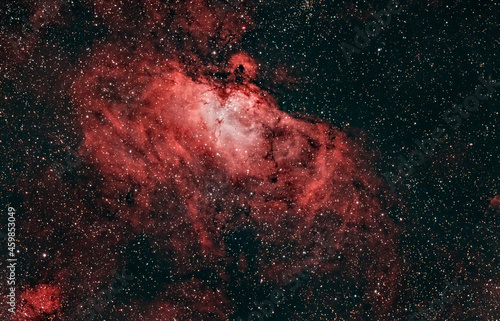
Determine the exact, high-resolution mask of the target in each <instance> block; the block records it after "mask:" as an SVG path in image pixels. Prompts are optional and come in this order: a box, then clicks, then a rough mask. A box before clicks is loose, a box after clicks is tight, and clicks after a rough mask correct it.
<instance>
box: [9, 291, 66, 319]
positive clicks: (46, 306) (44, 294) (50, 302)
mask: <svg viewBox="0 0 500 321" xmlns="http://www.w3.org/2000/svg"><path fill="white" fill-rule="evenodd" d="M20 298H21V301H24V302H23V305H22V308H21V309H19V310H17V311H16V314H15V317H14V320H30V321H37V320H38V321H41V320H44V315H45V316H48V315H53V314H56V313H57V312H58V311H59V310H60V309H61V301H60V291H59V289H58V288H57V287H55V286H53V285H50V284H39V285H37V286H36V287H35V288H33V289H28V290H26V291H24V292H23V293H22V294H21V296H20Z"/></svg>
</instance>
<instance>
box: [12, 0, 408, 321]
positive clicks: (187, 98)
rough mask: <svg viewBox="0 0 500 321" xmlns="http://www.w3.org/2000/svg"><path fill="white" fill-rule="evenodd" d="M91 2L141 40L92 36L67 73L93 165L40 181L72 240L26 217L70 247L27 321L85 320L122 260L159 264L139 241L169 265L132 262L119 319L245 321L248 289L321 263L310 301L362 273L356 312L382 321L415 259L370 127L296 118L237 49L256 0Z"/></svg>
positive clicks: (39, 286) (114, 313) (44, 279)
mask: <svg viewBox="0 0 500 321" xmlns="http://www.w3.org/2000/svg"><path fill="white" fill-rule="evenodd" d="M90 6H91V7H92V8H94V10H95V14H96V15H98V16H100V17H101V18H102V19H104V20H105V21H106V22H107V23H108V25H109V28H110V29H111V30H115V31H116V32H117V30H120V31H123V32H133V33H134V37H133V38H134V39H135V40H130V41H125V40H123V39H120V40H117V39H109V40H108V41H102V42H100V43H96V44H94V45H93V46H92V49H91V50H90V54H89V55H88V57H87V58H86V59H85V61H84V62H82V63H80V65H79V67H78V70H79V72H76V73H74V74H73V75H71V76H68V75H65V76H64V77H67V78H71V79H72V85H71V86H70V88H69V90H68V96H69V97H70V99H71V106H72V107H73V108H74V112H75V114H76V115H77V124H78V125H79V130H80V131H81V132H82V134H83V141H82V143H81V145H80V147H79V149H78V150H77V154H78V155H79V157H81V159H82V162H83V163H82V165H81V168H80V169H81V171H82V172H85V173H87V174H88V173H91V174H88V175H87V176H85V178H84V179H81V180H80V181H79V183H78V184H71V183H70V182H67V181H63V180H61V179H60V178H57V177H56V176H55V175H54V171H53V169H48V170H47V171H46V173H45V174H44V177H43V178H42V179H41V183H40V186H41V187H40V189H44V190H45V192H44V193H45V194H46V195H51V196H50V198H51V200H49V201H47V200H45V201H44V205H43V206H46V207H50V208H51V211H50V214H47V215H52V216H53V217H57V219H58V223H57V224H59V225H61V226H65V232H64V233H65V238H66V241H65V242H64V244H63V245H60V243H58V241H57V240H58V237H60V236H57V232H56V231H58V228H57V227H56V223H55V221H52V220H47V223H46V225H44V226H39V225H37V224H36V223H35V222H31V223H26V225H25V227H24V228H25V230H26V231H31V232H33V235H37V237H40V238H41V237H42V236H43V235H51V237H52V238H53V240H54V241H53V242H54V243H53V244H52V243H49V244H47V245H46V246H47V248H51V247H52V248H57V250H54V253H55V254H54V255H53V256H52V257H51V259H50V260H49V261H48V263H47V265H46V271H45V272H44V275H42V276H38V278H35V279H37V281H36V282H33V281H31V282H27V281H26V282H23V284H22V286H23V289H24V290H23V292H22V295H21V298H23V300H22V302H21V303H20V304H21V307H20V308H19V309H18V312H17V314H16V316H15V318H14V319H16V320H43V319H44V318H46V317H47V316H50V317H51V318H53V319H57V320H76V319H79V318H81V316H82V315H81V314H78V313H81V309H82V304H83V302H85V300H86V298H87V300H88V297H89V296H90V297H92V296H94V295H97V294H98V293H99V291H101V289H102V288H103V286H105V285H106V284H109V280H110V279H112V277H113V273H114V271H116V270H117V269H118V268H119V267H120V266H123V265H127V266H134V264H136V265H139V264H141V265H140V266H145V265H142V263H143V262H138V261H136V260H134V259H133V258H134V255H135V254H134V253H136V252H137V251H135V252H134V251H132V250H130V252H127V250H128V249H129V248H130V247H131V245H130V244H140V246H145V248H146V249H145V250H143V251H146V252H147V251H150V252H151V253H152V256H154V257H155V258H156V260H157V262H155V265H154V266H155V267H157V269H158V270H161V271H162V272H161V273H160V274H161V275H160V276H158V278H157V279H154V281H153V283H147V284H148V286H151V284H154V287H152V286H151V288H147V289H144V288H143V285H142V283H140V282H142V281H140V280H147V279H148V278H150V276H151V275H158V274H155V273H156V272H154V271H156V270H154V271H153V272H151V273H150V274H148V272H145V271H133V272H132V274H133V275H135V276H136V278H137V279H136V281H134V280H133V281H131V284H132V285H131V289H135V290H136V291H138V292H140V293H141V294H140V295H131V296H130V297H127V295H126V294H120V295H119V296H118V298H117V302H119V303H117V305H116V306H118V308H114V309H106V308H105V309H103V311H102V312H100V313H102V316H107V317H108V318H110V319H117V318H121V319H124V320H227V319H228V318H234V319H235V318H236V317H238V316H239V315H240V313H243V312H242V311H245V309H248V307H249V306H250V304H251V301H248V302H247V301H245V300H242V301H241V300H240V299H238V298H237V295H236V294H237V293H238V291H242V289H243V288H244V286H243V285H242V284H244V283H245V282H247V283H248V284H253V285H254V286H255V287H259V286H262V289H263V290H262V291H264V290H265V289H268V288H269V287H270V288H273V287H278V286H281V285H283V276H284V275H294V274H296V273H298V271H305V270H308V269H309V270H312V269H314V271H315V272H314V274H313V278H314V279H315V281H312V282H310V283H307V284H305V285H304V290H303V293H304V294H303V300H304V301H305V304H315V303H314V302H313V298H312V295H311V294H310V293H312V292H314V289H315V288H318V287H319V286H320V285H321V283H318V282H323V281H325V280H333V279H335V278H340V279H342V280H351V281H352V283H353V284H356V287H358V288H360V289H361V290H360V291H361V293H362V303H363V305H362V306H356V308H355V309H358V310H359V311H358V312H359V313H364V312H363V311H366V310H369V311H370V312H369V313H371V314H372V315H373V319H374V320H376V319H380V320H382V319H384V318H385V317H386V315H387V314H388V313H389V312H390V309H391V306H392V303H393V302H394V300H395V298H396V294H397V285H398V283H399V277H400V270H401V262H400V258H399V257H398V253H397V244H396V242H397V228H396V226H395V224H394V223H393V222H392V220H391V219H390V218H389V217H388V216H387V214H386V213H385V199H386V197H387V186H386V184H385V183H384V182H383V180H382V179H381V178H380V176H379V175H378V174H377V173H376V172H375V170H374V169H373V168H372V165H371V161H372V159H373V158H372V156H371V154H370V153H369V152H366V151H365V149H364V146H363V144H362V142H360V140H359V139H358V138H357V137H354V136H352V135H351V134H349V133H347V132H344V131H341V130H339V129H337V128H335V127H333V126H332V125H331V124H329V123H328V122H327V121H324V120H320V119H313V118H307V117H292V116H291V115H288V114H287V113H285V112H283V111H281V110H280V108H279V102H278V101H277V100H276V99H275V98H273V97H272V96H271V94H270V93H269V92H268V91H266V90H264V89H262V88H260V87H259V86H258V85H256V83H257V82H256V81H255V80H256V79H257V78H258V77H259V74H260V72H261V70H260V65H259V63H258V62H257V61H256V60H255V59H253V58H252V57H251V55H250V54H249V53H247V52H245V51H244V50H242V49H241V48H239V47H238V46H237V45H236V42H237V41H238V40H239V39H241V37H242V36H243V35H244V33H245V32H247V31H248V29H250V28H251V26H252V25H253V22H252V21H251V18H250V16H251V10H249V9H248V8H249V7H251V6H248V5H228V4H224V3H223V2H222V1H221V2H219V1H201V0H200V1H192V2H189V3H184V2H177V3H173V4H168V5H164V4H161V3H160V2H159V1H143V2H136V1H132V2H129V1H127V2H124V1H95V2H94V3H91V4H90ZM54 8H57V6H55V7H54ZM114 8H118V9H116V10H115V9H114ZM54 10H56V9H54ZM54 10H52V11H50V12H49V13H48V14H47V15H46V17H45V16H44V17H45V18H44V19H55V18H54V17H56V16H57V14H56V13H55V11H54ZM136 10H138V12H141V14H140V15H136V14H134V13H135V12H136ZM42 18H43V17H41V18H40V19H42ZM44 23H47V22H43V23H42V22H39V23H38V24H44ZM130 30H132V31H130ZM146 30H155V34H154V35H151V34H147V33H148V32H146ZM137 39H140V40H137ZM71 72H73V71H71ZM65 79H66V78H65ZM33 193H35V192H33ZM65 195H66V197H65ZM68 195H70V196H68ZM62 199H66V200H65V201H64V203H63V204H61V202H62V201H61V200H62ZM32 202H33V203H36V202H38V201H37V199H36V198H33V201H32ZM34 206H39V207H42V205H34ZM68 208H71V215H68V214H64V213H67V212H68V210H67V209H68ZM52 234H53V235H52ZM138 238H140V239H141V240H142V238H143V240H142V241H137V239H138ZM239 240H244V246H243V245H242V244H240V243H238V242H239ZM134 242H135V243H134ZM235 242H236V243H235ZM56 244H59V245H56ZM137 246H139V245H137ZM117 249H120V250H117ZM139 252H140V251H139ZM124 253H129V254H124ZM131 253H132V254H131ZM127 255H128V256H127ZM71 258H75V259H71ZM151 265H153V264H151ZM160 266H161V268H160ZM165 271H166V272H165ZM202 272H203V273H202ZM134 273H135V274H134ZM158 273H159V272H158ZM162 273H166V275H167V276H165V274H162ZM207 275H209V277H207ZM255 279H258V282H254V281H255ZM207 280H211V281H210V282H208V281H207ZM134 282H135V283H134ZM144 282H146V281H144ZM325 282H329V281H325ZM129 290H130V289H129ZM141 291H142V292H141ZM128 292H130V293H132V292H134V291H133V290H130V291H128ZM264 292H265V291H264ZM242 295H243V296H244V294H242ZM321 295H323V296H324V297H325V298H327V297H328V296H335V295H338V293H337V292H331V293H322V294H321ZM248 298H249V300H251V298H252V297H251V296H249V297H248ZM238 300H240V301H239V302H237V301H238ZM325 300H326V299H325ZM309 301H310V302H309ZM245 306H247V307H246V308H245ZM367 306H368V307H369V308H367ZM332 309H333V308H332ZM78 311H80V312H78ZM87 312H88V311H87ZM83 313H86V312H85V311H84V312H83ZM338 313H341V314H342V313H346V312H345V311H338Z"/></svg>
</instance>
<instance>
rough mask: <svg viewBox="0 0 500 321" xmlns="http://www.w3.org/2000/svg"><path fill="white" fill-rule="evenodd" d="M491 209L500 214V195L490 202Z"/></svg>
mask: <svg viewBox="0 0 500 321" xmlns="http://www.w3.org/2000/svg"><path fill="white" fill-rule="evenodd" d="M490 208H492V209H494V210H496V211H497V212H499V213H500V195H496V196H495V197H493V198H492V199H491V200H490Z"/></svg>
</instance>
